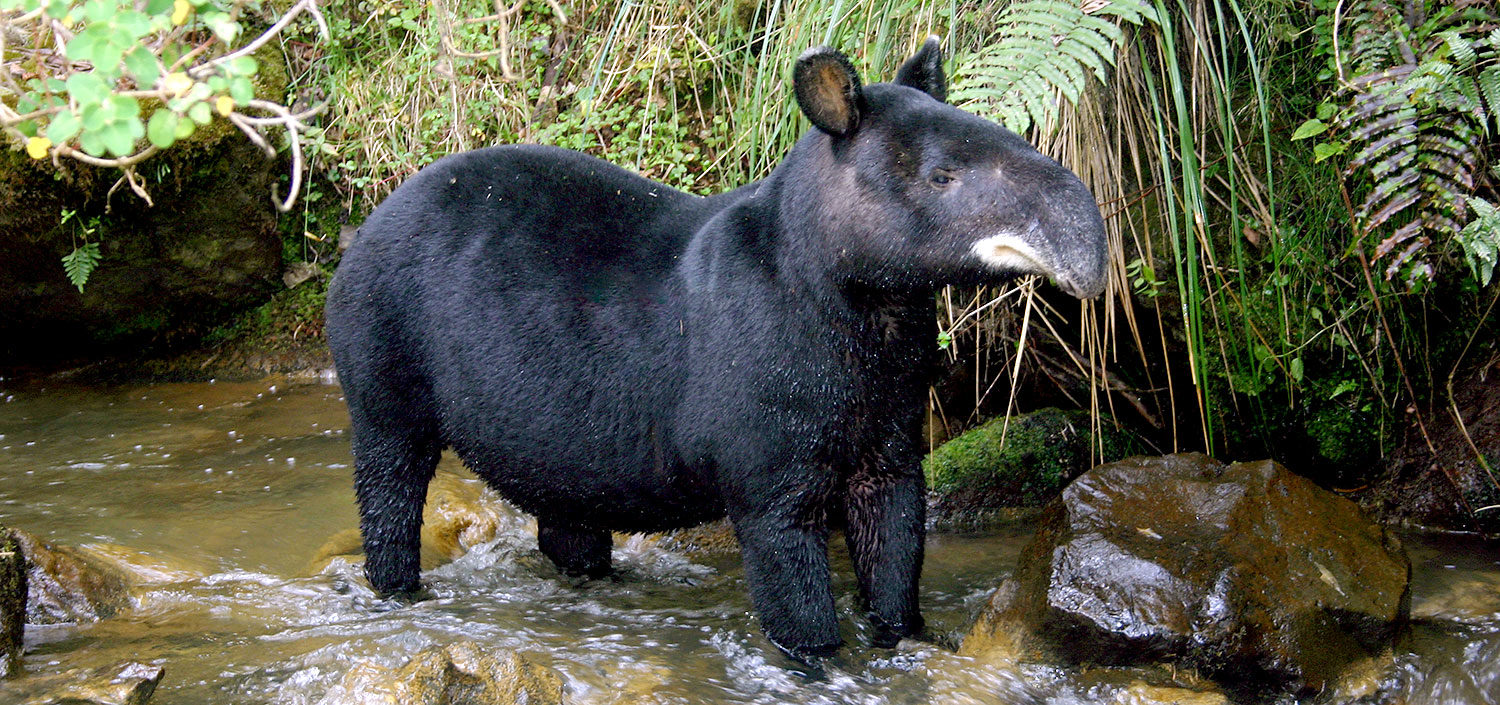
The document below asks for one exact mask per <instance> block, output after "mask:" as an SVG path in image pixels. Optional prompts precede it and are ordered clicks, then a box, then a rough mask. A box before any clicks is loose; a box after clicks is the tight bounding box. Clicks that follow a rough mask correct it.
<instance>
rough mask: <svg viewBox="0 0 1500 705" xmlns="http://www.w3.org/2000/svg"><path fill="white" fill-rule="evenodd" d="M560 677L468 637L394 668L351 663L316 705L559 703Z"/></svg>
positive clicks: (539, 704)
mask: <svg viewBox="0 0 1500 705" xmlns="http://www.w3.org/2000/svg"><path fill="white" fill-rule="evenodd" d="M563 702H564V701H563V685H562V677H561V676H559V675H557V673H556V672H554V671H553V670H552V669H550V668H547V667H545V666H540V665H537V664H535V663H532V662H531V661H528V660H527V659H525V658H524V657H522V656H520V655H517V654H514V653H509V652H505V653H500V654H494V653H490V652H489V651H487V650H486V649H485V648H484V647H483V646H481V645H479V644H478V643H476V642H473V641H468V640H464V641H458V642H454V643H452V644H449V645H447V646H443V647H435V648H431V649H427V650H425V651H422V652H421V653H418V654H417V655H416V656H413V657H412V659H411V661H408V662H407V663H406V665H404V666H402V667H400V668H394V669H392V668H385V667H384V666H380V665H377V664H374V663H370V662H364V663H360V664H356V665H355V666H354V668H352V669H350V671H349V672H348V673H347V674H346V675H345V676H344V680H343V682H341V683H340V684H339V685H337V686H335V687H334V688H333V689H332V690H331V691H329V693H328V694H327V696H325V697H324V698H323V700H322V701H321V702H320V703H319V705H367V704H370V705H373V704H374V703H402V704H403V705H521V704H523V703H524V704H525V705H561V703H563Z"/></svg>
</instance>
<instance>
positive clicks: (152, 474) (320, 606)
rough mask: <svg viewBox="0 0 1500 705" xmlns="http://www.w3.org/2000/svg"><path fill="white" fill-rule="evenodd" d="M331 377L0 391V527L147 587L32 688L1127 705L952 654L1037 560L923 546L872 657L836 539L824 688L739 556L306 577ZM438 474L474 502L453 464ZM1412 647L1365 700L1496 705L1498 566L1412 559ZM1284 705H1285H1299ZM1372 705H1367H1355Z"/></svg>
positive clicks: (530, 532)
mask: <svg viewBox="0 0 1500 705" xmlns="http://www.w3.org/2000/svg"><path fill="white" fill-rule="evenodd" d="M340 395H341V392H340V389H339V387H338V386H337V385H336V384H333V383H332V380H331V379H330V378H323V379H321V380H319V379H317V378H314V379H310V380H290V379H267V380H259V381H253V382H225V381H219V382H210V383H192V384H159V385H149V386H113V387H98V386H89V387H84V386H69V385H50V386H37V385H20V384H15V383H9V382H5V381H0V525H4V526H11V527H15V528H19V529H23V530H26V531H29V532H32V533H34V534H36V535H38V536H40V537H42V538H43V539H46V540H48V541H53V542H57V543H61V544H67V545H75V546H86V547H93V548H94V550H96V551H98V552H100V553H104V554H108V555H111V556H114V557H116V559H117V560H120V561H123V562H124V563H125V564H127V566H128V567H130V568H131V570H132V572H134V573H136V574H137V575H138V576H141V577H140V578H139V579H140V580H141V581H142V584H141V585H139V586H138V587H137V588H136V590H135V592H134V605H133V606H132V607H131V608H129V609H127V610H125V611H124V612H122V613H121V614H118V615H116V616H114V617H111V618H109V619H105V620H102V621H99V622H93V623H85V624H70V625H53V626H46V627H36V628H31V629H28V632H27V635H26V644H27V654H26V656H25V659H24V665H25V668H26V670H27V671H28V672H30V673H47V672H56V671H62V670H67V669H73V668H82V667H103V666H108V665H111V664H114V663H119V662H122V661H127V660H134V661H141V662H146V663H153V664H158V665H161V666H163V667H165V668H166V671H167V675H166V677H165V679H164V680H163V681H162V683H161V686H160V688H159V689H158V690H157V692H156V695H155V696H154V698H153V699H152V702H153V703H158V704H160V705H188V704H190V703H191V704H219V703H225V704H227V703H236V704H237V703H296V704H302V703H306V704H309V705H311V704H316V703H319V702H320V701H323V700H324V699H325V697H327V696H328V695H329V694H330V693H332V692H335V691H336V690H337V688H338V685H339V683H340V682H341V680H342V679H343V677H344V674H345V673H347V672H348V671H349V670H350V669H351V668H352V667H353V666H354V665H355V664H358V663H360V662H370V663H373V664H377V665H382V666H397V665H400V664H401V663H403V662H405V661H406V660H408V659H409V658H410V657H411V656H412V655H413V654H415V653H417V652H419V651H421V650H423V649H425V648H428V647H432V646H440V645H443V644H447V643H451V642H453V641H456V640H459V639H471V640H474V641H477V642H479V643H481V644H483V645H484V646H486V647H488V648H492V649H495V650H497V651H504V650H510V651H515V652H518V653H521V654H523V655H524V656H526V657H527V658H528V659H530V660H532V661H533V662H535V663H539V664H542V665H545V666H547V667H550V668H552V669H555V670H556V671H557V672H558V673H559V674H560V675H561V676H562V678H563V681H564V684H565V689H566V693H567V697H568V699H569V702H573V703H579V704H591V705H592V704H604V703H622V704H623V703H636V702H651V703H691V704H698V703H704V704H709V705H714V704H718V703H809V704H811V703H869V704H872V705H873V704H877V703H879V704H885V703H890V704H898V703H899V704H904V703H929V702H930V703H949V702H955V703H1021V702H1047V703H1073V702H1078V703H1116V702H1122V701H1125V700H1126V699H1128V698H1127V696H1128V693H1127V692H1126V690H1125V689H1124V688H1125V686H1124V685H1121V684H1122V683H1124V684H1128V683H1129V682H1130V681H1131V680H1132V678H1131V675H1130V674H1129V673H1124V674H1120V673H1113V674H1110V675H1109V677H1101V676H1100V674H1099V673H1098V672H1096V671H1090V670H1088V669H1083V670H1080V669H1074V668H1065V667H1061V666H1055V665H1047V664H1022V665H1015V664H1010V665H1006V664H996V663H979V662H975V661H971V660H968V659H966V658H964V657H960V656H958V655H956V654H954V653H953V652H952V647H953V646H954V645H955V644H956V643H957V642H958V640H960V639H961V638H962V635H963V632H964V631H965V630H966V628H967V627H968V625H969V623H970V621H971V620H972V619H973V615H974V614H975V612H976V611H977V610H978V609H979V607H980V606H981V605H982V604H983V602H984V600H985V598H986V597H987V596H988V595H989V593H990V591H991V590H992V589H993V587H994V586H995V585H996V584H998V583H999V581H1000V580H1001V579H1003V578H1004V577H1005V576H1006V575H1007V574H1009V572H1010V571H1011V570H1012V569H1013V566H1014V564H1015V560H1016V557H1017V555H1018V554H1019V552H1020V550H1021V548H1022V546H1023V545H1024V544H1025V542H1026V540H1027V536H1026V535H1025V534H1024V533H1022V532H1018V531H1013V532H1002V533H994V534H987V535H954V534H943V535H934V536H932V537H930V538H929V540H928V545H927V562H926V567H925V569H924V572H923V580H922V605H923V609H924V612H925V614H926V615H927V618H928V621H929V623H930V632H931V635H932V639H931V640H929V641H915V640H907V641H906V642H903V644H902V646H901V647H900V648H898V649H896V650H876V649H869V648H867V647H865V646H864V645H863V644H864V643H865V641H867V637H866V635H865V634H864V633H863V630H864V628H865V625H864V622H863V621H862V620H861V619H860V618H859V617H858V612H859V610H858V609H857V607H856V605H855V602H854V583H853V576H852V572H851V570H850V568H849V564H848V558H847V555H846V554H844V552H843V549H842V546H841V545H839V543H840V542H835V548H834V550H833V557H832V560H833V570H834V578H835V591H836V595H838V596H839V602H838V604H839V607H840V610H841V613H842V616H843V620H842V621H843V624H844V628H845V639H846V641H847V642H848V644H849V647H847V648H846V649H845V651H844V652H843V654H842V655H841V656H840V657H839V658H838V659H837V660H835V661H834V662H833V663H832V664H831V666H830V667H829V668H828V669H827V671H826V673H825V674H824V675H823V676H822V677H820V678H810V677H808V676H806V675H805V674H802V673H799V672H798V670H797V669H795V668H791V667H789V666H791V664H789V663H788V662H786V661H785V660H783V659H782V658H781V657H780V656H778V655H777V654H776V653H775V651H774V649H773V648H772V647H771V646H770V644H769V643H768V642H766V641H765V639H764V638H763V637H762V636H760V633H759V630H758V628H757V626H756V624H755V621H754V619H753V616H752V614H751V610H750V605H749V598H748V596H747V594H746V592H745V585H744V575H743V572H742V571H741V568H740V566H739V560H738V557H737V556H735V555H733V554H690V553H684V552H677V551H673V550H669V549H667V548H664V547H663V546H662V545H661V544H660V543H659V542H657V541H655V540H652V539H650V538H647V537H633V538H629V539H626V540H622V541H617V542H616V545H615V549H614V558H615V563H616V566H617V567H618V568H619V570H618V575H616V576H614V577H612V578H610V579H606V580H596V581H590V582H587V583H579V582H578V581H576V580H571V579H569V578H567V577H565V576H563V575H561V574H559V573H558V572H557V571H556V570H555V569H554V568H553V567H552V566H551V564H550V563H548V562H547V560H546V559H545V558H543V557H542V556H541V555H540V553H539V552H537V551H536V548H535V535H536V527H535V522H533V521H531V520H529V519H528V518H527V517H526V516H524V515H522V514H520V513H518V512H516V511H514V510H512V509H510V508H509V507H507V506H505V505H504V504H503V502H500V501H499V500H498V499H495V498H493V497H492V496H490V497H488V498H487V499H486V500H485V501H486V502H488V503H490V504H493V507H494V509H495V511H496V512H497V513H498V514H499V516H500V517H501V521H500V523H499V531H498V532H497V534H496V537H495V538H494V540H492V541H488V542H485V543H483V544H481V545H479V546H478V547H477V548H475V549H474V550H471V551H469V552H468V553H467V554H466V555H464V556H463V557H461V558H459V559H457V560H454V561H452V562H449V563H447V564H445V565H442V566H440V567H437V568H435V569H433V570H430V571H428V572H426V573H425V574H424V579H425V581H426V582H427V584H428V587H429V589H430V590H431V592H432V595H433V597H432V599H429V600H426V601H423V602H420V603H417V604H414V605H402V604H395V603H391V602H388V601H382V600H380V599H378V598H377V597H376V596H375V595H374V594H373V593H371V592H370V590H369V588H368V586H367V585H366V584H365V583H364V580H363V578H362V577H361V575H360V571H359V566H358V564H357V561H356V560H350V559H346V558H342V557H335V558H333V559H331V560H328V559H326V558H325V559H321V560H320V559H318V556H319V553H320V549H321V548H323V547H324V546H325V544H326V543H327V542H329V540H330V539H331V538H334V537H336V536H338V535H340V534H341V533H347V532H348V530H350V529H352V528H354V527H356V526H357V525H358V520H357V516H356V512H355V506H354V497H353V491H352V486H351V479H350V475H351V467H350V466H351V462H352V461H351V458H350V455H349V438H348V435H347V426H348V418H347V416H346V414H345V411H344V407H343V401H342V398H341V396H340ZM440 472H444V473H451V474H453V475H454V476H456V477H457V478H459V479H458V480H457V481H458V482H463V483H477V482H478V481H477V480H475V479H473V477H472V476H470V475H468V474H467V472H466V471H465V470H463V469H462V467H461V466H460V465H459V464H458V463H457V462H456V461H454V460H453V459H452V458H445V459H444V461H443V465H442V466H441V468H440ZM1404 540H1405V542H1406V545H1407V548H1408V551H1409V552H1410V554H1411V557H1412V563H1413V600H1412V612H1413V616H1414V620H1413V627H1412V630H1411V633H1410V635H1409V636H1408V637H1406V638H1405V639H1404V640H1403V641H1402V642H1401V644H1400V645H1399V647H1398V649H1397V650H1396V653H1394V654H1392V655H1391V657H1390V658H1389V659H1386V660H1382V661H1381V663H1380V664H1378V665H1377V666H1376V667H1374V668H1373V670H1372V675H1371V676H1370V678H1367V679H1365V682H1363V683H1351V684H1349V685H1348V686H1346V687H1345V688H1344V689H1343V690H1341V691H1339V692H1334V693H1326V694H1323V695H1322V696H1321V697H1320V698H1319V699H1318V702H1328V703H1353V702H1356V701H1359V698H1360V697H1362V696H1367V695H1369V693H1370V692H1371V691H1372V690H1379V691H1381V692H1382V693H1383V694H1384V695H1383V696H1382V697H1384V696H1390V697H1394V698H1399V700H1398V701H1402V702H1405V703H1408V704H1409V705H1424V704H1428V703H1431V704H1433V705H1437V704H1445V705H1446V704H1452V705H1460V704H1462V705H1483V704H1489V703H1500V549H1497V547H1496V546H1495V545H1494V544H1486V543H1484V542H1482V541H1480V540H1478V539H1477V538H1475V537H1468V536H1427V535H1415V534H1408V535H1406V536H1405V537H1404ZM1288 702H1290V701H1288ZM1361 702H1362V701H1361Z"/></svg>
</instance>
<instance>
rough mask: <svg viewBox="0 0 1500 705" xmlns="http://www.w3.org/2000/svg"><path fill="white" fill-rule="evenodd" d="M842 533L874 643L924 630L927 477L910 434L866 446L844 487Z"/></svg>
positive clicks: (889, 643)
mask: <svg viewBox="0 0 1500 705" xmlns="http://www.w3.org/2000/svg"><path fill="white" fill-rule="evenodd" d="M845 492H846V494H845V511H846V513H847V526H846V528H845V530H844V538H845V540H846V541H847V543H848V544H849V555H850V556H851V557H852V558H853V560H854V572H855V574H856V576H857V577H858V579H859V594H860V597H861V598H862V599H863V601H864V603H865V606H866V608H867V609H868V610H869V612H868V615H869V619H870V623H871V625H872V626H873V627H874V628H875V634H874V639H873V642H874V644H875V646H879V647H886V648H889V647H892V646H895V645H896V642H898V641H900V640H901V637H905V636H913V635H915V634H917V633H919V632H921V631H922V626H923V622H922V613H921V611H920V609H919V608H918V606H917V580H918V578H919V577H921V573H922V551H923V543H924V538H925V536H926V521H927V503H926V495H927V483H926V481H925V478H923V476H922V467H921V463H920V462H919V461H918V455H917V453H916V451H915V449H914V448H913V447H912V443H911V442H910V439H909V438H908V437H907V435H906V434H899V435H897V436H896V437H894V438H893V439H891V440H890V441H888V442H887V443H886V444H885V445H884V446H883V447H881V448H877V449H873V450H870V451H868V452H867V453H866V454H865V455H864V457H862V458H861V462H860V466H859V467H858V468H856V469H855V472H854V473H853V474H852V475H850V476H849V479H848V483H847V487H846V488H845Z"/></svg>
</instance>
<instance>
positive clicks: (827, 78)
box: [792, 47, 865, 137]
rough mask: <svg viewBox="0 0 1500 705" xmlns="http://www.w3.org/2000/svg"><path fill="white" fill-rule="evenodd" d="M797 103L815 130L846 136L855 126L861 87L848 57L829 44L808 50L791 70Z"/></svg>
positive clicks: (862, 101)
mask: <svg viewBox="0 0 1500 705" xmlns="http://www.w3.org/2000/svg"><path fill="white" fill-rule="evenodd" d="M792 87H793V88H794V89H795V91H796V93H797V105H798V106H799V107H801V108H802V113H803V114H804V115H806V116H807V119H809V120H811V121H812V124H813V125H814V126H815V127H817V128H818V129H819V130H822V131H824V132H827V133H828V134H830V135H834V136H837V137H848V136H849V135H852V134H854V131H855V130H857V129H859V119H860V116H861V114H862V113H863V112H864V107H865V98H864V89H863V87H862V86H861V85H860V82H859V74H857V73H855V72H854V64H851V63H849V58H848V57H846V56H844V55H843V54H841V53H839V52H838V51H837V50H835V49H831V48H829V47H815V48H812V49H808V50H807V51H805V52H803V53H802V56H800V57H798V58H797V66H796V68H794V69H793V70H792Z"/></svg>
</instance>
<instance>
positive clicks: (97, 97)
mask: <svg viewBox="0 0 1500 705" xmlns="http://www.w3.org/2000/svg"><path fill="white" fill-rule="evenodd" d="M246 5H247V1H246V0H84V1H83V2H77V1H75V0H0V133H3V134H4V136H5V139H6V141H9V142H11V143H13V144H15V145H17V146H21V147H24V148H25V150H26V152H27V154H28V155H30V156H31V157H32V158H33V159H47V158H49V157H50V158H51V159H52V160H53V163H54V164H57V163H58V160H59V159H72V160H75V161H78V162H82V163H85V164H90V165H93V166H99V167H107V168H118V169H120V170H121V172H122V175H121V177H120V181H118V182H116V184H115V187H116V188H118V187H119V186H120V184H121V183H124V184H128V185H129V186H130V188H131V189H132V190H133V191H134V192H135V193H136V194H137V195H139V196H140V197H141V198H142V199H144V200H145V201H146V202H147V203H150V202H151V197H150V194H148V193H147V192H146V190H145V188H144V186H143V184H142V182H141V180H140V179H139V177H137V175H136V173H135V168H136V166H137V165H138V164H140V163H141V162H143V161H145V160H147V159H149V158H151V157H152V156H154V155H156V154H157V153H158V152H160V151H161V150H163V149H167V148H169V147H171V146H172V145H173V144H175V143H176V142H177V141H179V140H183V139H187V138H188V137H191V136H192V135H193V133H194V132H195V131H197V129H198V128H200V127H203V126H205V125H208V124H209V123H210V122H212V121H213V119H214V116H215V115H217V116H219V117H222V118H224V119H226V120H228V121H229V122H230V123H231V124H233V125H234V126H235V127H236V128H238V129H239V130H240V131H241V132H243V133H244V134H245V136H246V137H247V138H249V139H250V140H251V141H252V142H254V143H255V144H256V145H258V146H260V147H261V148H262V149H264V150H265V151H266V152H267V153H268V155H273V156H274V154H275V151H276V150H275V149H274V148H272V147H271V144H270V142H269V141H268V139H267V134H266V130H267V129H268V128H280V129H282V130H283V131H284V132H285V134H286V136H287V141H288V143H289V144H290V149H291V153H292V184H291V188H290V190H289V192H288V194H287V195H286V197H285V198H284V199H283V198H280V197H278V196H276V194H275V193H274V192H273V194H272V198H273V200H275V201H276V206H277V208H278V209H280V210H282V211H287V210H290V208H291V206H292V203H293V202H294V201H295V200H296V197H297V194H298V192H299V190H300V188H301V183H302V171H303V162H302V149H301V138H302V134H303V132H305V131H306V129H307V124H306V123H305V122H304V120H306V119H307V118H308V117H310V116H311V115H312V114H313V113H314V112H315V110H312V111H307V112H302V113H295V112H293V111H291V110H290V109H288V108H286V107H285V106H282V105H281V104H279V103H277V102H275V101H271V100H266V99H264V98H257V97H256V95H255V91H256V88H255V83H254V80H253V79H254V78H255V77H256V75H257V73H258V71H259V68H260V67H259V64H258V62H257V61H256V59H255V58H254V56H252V55H253V54H254V53H255V52H256V50H258V49H260V48H261V47H262V46H264V45H265V44H266V43H267V42H269V41H271V40H272V39H274V38H276V37H277V36H278V35H279V34H280V33H281V32H282V31H283V30H284V29H286V28H287V27H288V26H290V25H291V23H292V22H293V21H295V20H296V19H297V18H298V17H300V16H302V15H304V14H305V15H307V16H309V17H311V18H312V19H313V21H314V22H315V23H316V24H317V26H318V28H319V30H320V31H321V32H322V35H323V36H324V37H325V38H326V37H327V36H328V27H327V23H326V21H325V20H324V18H323V15H322V13H321V11H320V10H319V8H318V5H317V0H298V1H297V2H296V3H295V4H293V5H292V6H291V7H290V8H288V9H287V10H286V12H285V13H284V14H283V15H282V16H281V18H280V19H279V20H277V21H276V22H275V23H274V24H272V25H271V26H270V27H269V28H267V29H266V30H265V31H263V32H261V33H260V34H259V35H256V36H255V37H254V38H252V39H251V40H250V41H248V42H246V43H244V44H242V45H239V46H238V47H236V46H235V43H236V42H237V41H238V40H240V39H241V35H242V34H243V32H244V25H243V13H244V10H245V8H246ZM146 109H151V115H150V117H149V118H144V117H143V112H144V111H145V110H146Z"/></svg>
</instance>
